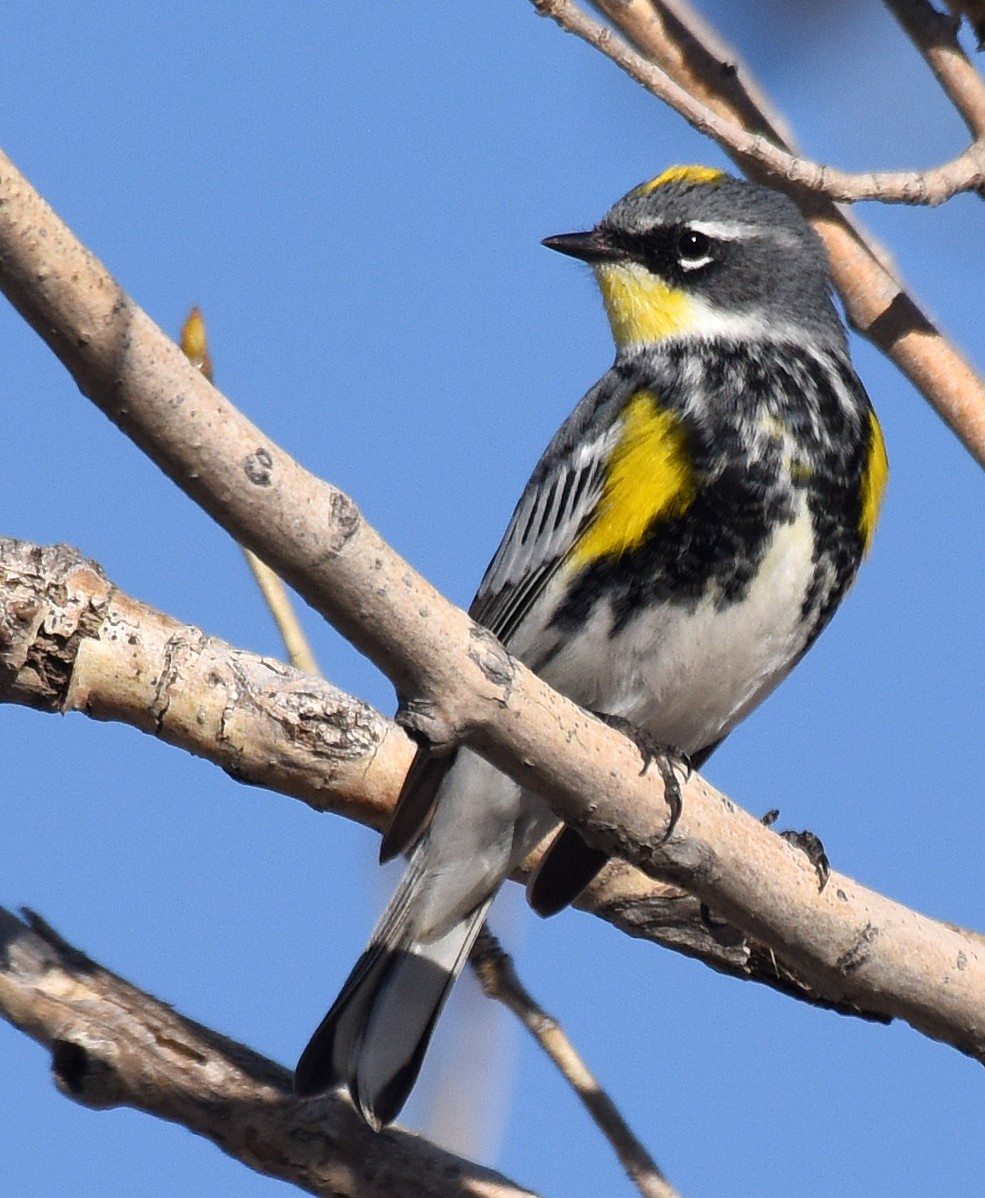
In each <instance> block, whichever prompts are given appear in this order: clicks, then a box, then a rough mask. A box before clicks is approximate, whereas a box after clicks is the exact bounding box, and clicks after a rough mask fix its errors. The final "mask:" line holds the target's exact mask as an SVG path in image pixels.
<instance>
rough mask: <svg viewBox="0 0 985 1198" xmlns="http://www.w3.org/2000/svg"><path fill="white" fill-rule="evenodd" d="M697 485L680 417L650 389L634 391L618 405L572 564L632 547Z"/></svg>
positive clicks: (681, 506) (678, 510) (681, 508)
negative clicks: (614, 435)
mask: <svg viewBox="0 0 985 1198" xmlns="http://www.w3.org/2000/svg"><path fill="white" fill-rule="evenodd" d="M696 491H697V483H696V480H695V478H694V473H693V471H692V469H691V463H690V461H689V459H688V455H687V443H686V438H685V433H684V429H683V427H682V425H681V422H680V420H679V419H678V418H677V416H675V415H674V414H673V413H672V412H668V411H666V410H663V409H661V408H660V407H659V406H658V405H657V400H656V397H655V396H654V395H652V394H651V393H650V392H649V391H638V392H637V393H636V394H635V395H634V396H633V398H632V399H631V400H630V401H629V403H628V404H627V405H626V408H625V410H624V411H623V415H622V432H621V434H620V437H619V441H618V443H617V444H616V446H615V448H614V449H613V451H612V456H611V458H610V461H609V469H608V472H607V474H606V478H605V484H604V486H603V489H602V497H601V499H600V500H599V502H598V506H597V507H596V509H595V515H594V517H593V519H592V522H591V524H590V525H589V526H588V528H587V529H586V531H585V533H584V535H583V536H582V537H581V538H580V539H579V540H578V541H577V543H576V544H575V545H574V547H573V549H572V552H571V557H570V559H569V560H570V562H571V565H572V566H573V567H576V568H577V567H580V566H585V565H588V564H589V562H593V561H595V560H597V559H598V558H601V557H618V556H619V555H620V554H622V553H627V552H629V551H630V550H632V549H635V548H637V546H639V545H640V544H641V543H642V542H643V539H644V537H645V536H646V534H647V531H648V530H649V528H650V526H651V525H652V524H653V522H654V521H655V520H657V519H659V518H661V517H664V518H666V517H670V516H680V515H682V514H683V513H684V512H685V511H687V509H688V508H689V507H690V506H691V503H692V502H693V501H694V496H695V494H696Z"/></svg>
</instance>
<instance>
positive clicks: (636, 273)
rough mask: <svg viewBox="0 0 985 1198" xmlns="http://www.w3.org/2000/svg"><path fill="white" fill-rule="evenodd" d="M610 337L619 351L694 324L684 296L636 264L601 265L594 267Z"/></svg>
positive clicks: (659, 338)
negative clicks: (610, 329) (607, 319)
mask: <svg viewBox="0 0 985 1198" xmlns="http://www.w3.org/2000/svg"><path fill="white" fill-rule="evenodd" d="M594 270H595V278H596V280H597V282H598V285H599V290H600V291H601V292H602V302H603V303H604V304H605V311H606V315H607V316H608V317H609V325H610V326H611V328H612V337H613V340H614V341H615V343H616V345H617V346H618V347H619V348H620V349H621V348H622V347H623V346H625V345H640V344H646V343H648V342H651V341H662V340H663V339H664V338H665V337H673V336H674V335H675V334H676V333H684V332H686V331H687V330H688V329H689V328H691V326H692V324H693V322H694V305H693V304H692V302H691V300H690V299H689V298H688V296H687V295H686V294H685V293H684V292H683V291H680V290H679V289H677V288H675V287H669V286H668V285H667V284H666V283H665V282H664V281H663V280H662V279H658V278H657V276H656V275H654V274H651V273H650V272H649V271H648V270H647V269H646V267H644V266H641V265H640V264H639V263H638V262H602V263H599V264H598V265H596V266H595V267H594Z"/></svg>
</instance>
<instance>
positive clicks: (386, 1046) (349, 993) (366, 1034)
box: [294, 863, 492, 1130]
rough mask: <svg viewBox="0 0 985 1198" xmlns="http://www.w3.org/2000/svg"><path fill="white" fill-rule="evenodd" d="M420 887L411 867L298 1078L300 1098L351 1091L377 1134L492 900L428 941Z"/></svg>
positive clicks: (412, 1077) (404, 1088)
mask: <svg viewBox="0 0 985 1198" xmlns="http://www.w3.org/2000/svg"><path fill="white" fill-rule="evenodd" d="M420 881H421V878H420V874H419V873H418V871H416V870H415V869H414V866H413V863H412V864H411V867H410V868H409V869H408V871H407V873H406V874H405V877H404V880H403V881H402V883H401V884H400V886H399V888H398V890H397V893H396V894H395V895H394V897H393V899H392V901H391V902H390V904H389V906H388V907H387V909H386V911H385V912H384V914H383V917H382V919H381V920H380V922H379V924H378V925H377V927H376V929H375V931H374V932H373V937H372V940H371V941H370V944H369V947H368V948H367V949H366V951H365V952H364V953H363V955H362V956H361V957H360V958H359V960H358V961H357V962H356V966H355V968H354V969H353V971H352V973H350V974H349V977H348V979H347V981H346V983H345V985H344V986H343V988H342V992H341V993H340V994H339V997H338V998H337V999H336V1000H335V1003H334V1005H333V1006H332V1009H331V1010H330V1011H329V1012H328V1014H327V1015H326V1016H325V1018H324V1019H323V1020H322V1021H321V1024H320V1025H319V1027H318V1030H317V1031H316V1032H315V1034H314V1035H313V1036H312V1038H311V1041H310V1042H309V1044H308V1046H307V1048H306V1049H305V1050H304V1052H303V1053H302V1054H301V1059H300V1060H299V1061H298V1064H297V1068H296V1070H295V1072H294V1089H295V1092H296V1093H297V1094H298V1095H299V1096H301V1097H306V1096H309V1095H314V1094H320V1093H322V1092H323V1091H325V1090H329V1089H331V1088H333V1087H334V1086H337V1085H342V1084H344V1085H346V1086H347V1087H348V1090H349V1094H350V1095H351V1097H352V1101H353V1102H354V1103H355V1104H356V1107H357V1108H358V1110H359V1111H360V1113H361V1114H362V1116H363V1118H364V1119H365V1120H366V1122H367V1123H368V1124H369V1125H370V1126H371V1127H373V1128H375V1129H377V1130H379V1128H380V1127H382V1126H383V1125H384V1124H386V1123H389V1122H391V1121H392V1120H393V1119H395V1118H396V1116H397V1114H398V1113H399V1111H400V1108H401V1107H402V1106H403V1104H404V1102H405V1101H406V1099H407V1095H408V1094H409V1093H410V1090H411V1087H412V1086H413V1085H414V1082H415V1081H416V1079H417V1074H418V1072H419V1070H420V1068H421V1062H422V1061H423V1059H424V1054H425V1052H426V1050H427V1046H428V1042H429V1041H430V1039H431V1033H432V1031H433V1030H434V1025H435V1023H436V1022H437V1019H438V1016H439V1014H440V1013H441V1008H442V1007H443V1006H444V1003H445V999H446V998H447V996H448V992H449V990H450V989H451V985H452V983H453V982H454V981H455V979H456V978H457V977H458V975H459V974H460V973H461V971H462V968H463V966H464V965H465V961H466V958H467V957H468V954H469V949H470V948H471V947H472V944H473V942H474V941H475V938H476V936H477V935H478V934H479V929H480V928H481V927H482V921H483V919H484V918H485V915H486V911H487V910H488V908H489V903H490V902H491V901H492V900H491V898H490V899H487V900H486V901H485V902H483V903H481V904H480V905H479V907H477V908H476V909H475V910H474V911H471V912H470V913H469V914H468V915H466V916H464V917H462V918H460V919H458V920H457V921H456V922H455V923H454V924H452V926H451V927H449V928H447V929H446V930H441V931H440V934H439V935H437V936H433V937H427V936H425V935H422V934H421V933H420V932H419V931H418V930H417V929H416V927H415V922H416V921H415V920H414V919H413V917H412V912H413V908H414V904H413V902H412V899H413V898H414V895H415V893H416V891H417V889H418V887H419V885H420Z"/></svg>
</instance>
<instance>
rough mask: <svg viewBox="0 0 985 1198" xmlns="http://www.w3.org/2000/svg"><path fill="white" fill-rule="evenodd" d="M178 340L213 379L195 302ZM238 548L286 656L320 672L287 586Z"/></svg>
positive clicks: (308, 670) (202, 323)
mask: <svg viewBox="0 0 985 1198" xmlns="http://www.w3.org/2000/svg"><path fill="white" fill-rule="evenodd" d="M178 344H179V345H180V346H181V352H182V353H183V354H184V355H185V357H186V358H187V359H188V361H189V362H191V364H192V365H193V366H194V367H195V368H196V370H199V371H201V373H202V376H203V377H204V378H206V379H208V381H209V382H210V383H212V382H214V381H215V379H214V376H213V369H212V354H211V353H210V352H209V337H208V332H207V330H206V328H205V318H204V317H203V315H202V310H201V308H199V307H198V306H197V305H196V306H195V307H194V308H192V310H191V312H189V314H188V319H187V320H186V321H185V323H184V324H183V325H182V327H181V335H180V337H179V340H178ZM240 548H241V549H242V550H243V556H244V557H245V558H246V564H247V565H248V566H249V567H250V572H251V574H252V575H253V579H254V581H255V582H256V584H257V587H258V588H259V591H260V594H261V595H262V596H263V600H264V602H265V603H266V605H267V607H268V608H269V609H270V614H271V615H272V616H273V617H274V623H275V624H276V625H277V628H278V629H279V631H280V635H281V639H282V640H283V642H284V648H285V649H286V650H287V660H288V661H289V662H290V663H291V665H292V666H294V668H295V669H296V670H301V672H302V673H304V674H315V675H317V674H320V673H321V670H319V668H318V663H317V661H315V655H314V653H312V651H311V646H310V645H309V643H308V638H307V637H306V636H305V635H304V629H303V628H302V627H301V621H300V620H299V619H298V617H297V612H295V610H294V605H293V604H292V603H291V599H290V596H289V595H288V593H287V587H285V586H284V584H283V582H282V581H281V580H280V578H278V576H277V575H276V574H275V573H274V571H273V570H271V568H270V567H269V566H268V565H267V563H266V562H263V561H261V560H260V558H258V557H257V555H256V554H255V553H254V552H253V551H252V550H250V549H246V548H244V547H243V546H242V545H241V546H240Z"/></svg>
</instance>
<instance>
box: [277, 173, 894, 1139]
mask: <svg viewBox="0 0 985 1198" xmlns="http://www.w3.org/2000/svg"><path fill="white" fill-rule="evenodd" d="M544 244H545V245H547V246H549V247H550V248H551V249H555V250H560V251H561V252H562V253H565V254H570V255H572V256H573V257H575V258H581V259H583V260H584V261H586V262H588V263H590V264H591V266H592V269H593V270H594V272H595V277H596V280H597V282H598V285H599V287H600V289H601V291H602V298H603V300H604V302H605V307H606V311H607V313H608V317H609V322H610V324H611V326H612V333H613V336H614V338H615V342H616V359H615V363H614V364H613V366H612V369H611V370H609V371H608V373H607V374H605V375H604V376H603V377H602V378H601V379H600V380H599V382H598V383H596V385H595V386H594V387H593V388H592V389H591V390H590V391H589V392H588V394H587V395H586V396H585V398H584V399H583V400H582V401H581V403H580V404H579V405H578V406H577V408H575V410H574V412H573V413H572V414H571V416H570V417H569V418H568V419H567V420H566V421H565V423H564V424H563V425H562V426H561V428H560V430H559V431H558V433H557V435H556V436H555V437H554V439H553V441H552V442H551V444H550V445H549V446H548V448H547V451H546V452H545V454H544V456H543V457H542V458H541V460H540V462H539V463H538V465H537V467H536V469H535V470H534V472H533V475H532V476H531V478H530V481H529V482H528V484H527V486H526V489H525V490H524V492H523V495H522V496H521V498H520V502H519V503H518V504H517V507H516V511H515V512H514V513H513V518H512V520H511V521H510V525H509V528H508V529H507V531H506V536H505V537H504V538H503V542H502V544H501V545H500V547H499V549H498V550H497V552H496V555H495V557H494V558H493V560H492V563H491V564H490V566H489V569H488V570H487V571H486V575H485V577H484V579H483V580H482V584H481V586H480V587H479V591H478V594H477V595H476V598H475V601H474V602H473V604H472V607H471V615H472V616H473V617H474V618H475V619H476V620H477V621H478V622H479V623H481V624H483V625H485V626H486V627H488V628H489V629H490V630H491V631H492V632H494V633H495V634H496V635H497V636H498V637H499V638H500V639H501V640H502V641H503V643H504V644H505V645H506V646H507V647H508V649H509V650H510V652H511V653H513V654H514V655H516V656H517V657H519V658H520V659H521V660H522V661H524V662H525V663H526V664H527V665H528V666H530V668H531V669H533V670H535V671H536V672H537V673H538V674H540V675H541V677H543V678H544V679H545V680H546V681H547V682H549V683H550V684H551V685H552V686H554V687H555V688H556V689H557V690H559V691H562V692H563V693H564V694H566V695H568V696H569V697H570V698H571V699H573V700H575V702H577V703H580V704H582V705H583V706H584V707H586V708H589V709H591V710H593V711H596V712H600V713H605V714H607V715H609V716H612V717H615V718H616V719H617V720H621V721H626V722H628V723H629V724H631V725H632V726H633V727H634V728H637V729H639V730H640V731H641V733H642V734H644V735H645V737H647V738H652V739H653V741H654V742H655V743H659V744H661V745H666V746H674V747H675V748H677V749H679V750H680V751H681V752H682V753H683V754H686V755H687V756H688V757H689V758H690V759H691V761H692V762H693V763H694V764H695V765H697V766H700V765H701V764H702V763H703V762H704V761H705V760H706V759H707V757H708V755H709V754H710V753H711V752H712V751H713V750H714V749H715V748H716V747H717V746H718V745H719V744H720V743H721V742H722V740H723V738H724V737H725V736H727V735H728V733H729V732H731V730H732V729H733V728H734V727H735V726H736V724H738V723H739V721H740V720H741V719H743V717H744V716H746V715H747V714H748V713H749V712H750V711H752V709H753V708H754V707H755V706H756V705H757V704H758V703H760V702H762V700H763V699H764V698H765V697H766V696H767V695H768V694H769V693H770V691H772V690H773V688H774V687H775V686H776V685H777V684H778V683H779V682H780V681H781V679H783V678H784V677H785V676H786V674H787V673H788V672H789V671H790V670H791V669H792V668H793V666H794V665H795V664H796V663H797V662H798V661H799V660H800V658H801V657H802V656H803V655H804V653H805V652H806V651H807V649H808V648H809V647H810V646H811V644H812V643H813V641H814V639H815V637H816V636H817V635H818V633H819V632H820V631H821V629H822V628H823V627H824V626H825V624H827V622H828V620H829V619H830V618H831V616H832V614H833V612H834V610H835V608H836V607H837V605H838V603H839V601H840V600H841V598H842V596H843V595H844V594H845V591H846V590H847V588H848V587H849V585H850V584H851V582H852V581H853V579H854V577H855V573H856V571H857V569H858V566H859V562H860V561H861V559H862V556H863V554H864V553H865V551H866V550H867V548H868V546H869V543H870V541H871V539H872V535H873V531H874V528H875V524H876V518H877V515H878V509H879V503H880V500H881V497H882V491H883V487H884V485H885V481H886V473H887V464H886V454H885V448H884V446H883V441H882V435H881V433H880V431H879V425H878V423H877V421H876V417H875V413H874V412H873V410H872V407H871V405H870V404H869V400H868V397H867V396H866V394H865V390H864V388H863V387H862V384H861V383H860V382H859V379H858V377H857V376H856V374H855V371H854V370H853V368H852V364H851V361H850V359H849V356H848V348H847V345H846V341H845V333H844V329H843V327H842V324H841V321H840V319H839V317H838V314H837V312H836V311H835V308H834V306H833V305H832V302H831V294H830V292H831V284H830V279H829V276H828V269H827V263H826V260H825V256H824V250H823V248H822V246H821V243H820V241H819V240H818V238H817V236H816V235H815V233H814V231H813V230H812V229H811V227H810V225H809V224H808V223H807V221H806V220H805V219H804V217H803V216H802V215H801V213H800V212H799V211H798V209H797V207H796V206H795V205H794V204H793V202H792V201H791V200H789V199H788V198H787V197H785V196H783V195H780V194H779V193H777V192H774V191H771V190H769V189H767V188H764V187H759V186H757V185H755V184H752V183H746V182H743V181H741V180H738V179H735V178H733V177H732V176H730V175H727V174H725V173H723V172H721V171H717V170H710V169H707V168H705V167H673V168H671V169H670V170H667V171H665V172H664V173H663V174H662V175H660V176H658V177H657V178H656V179H653V180H652V181H651V182H649V183H644V184H642V185H641V186H639V187H637V188H635V189H634V190H633V191H631V192H630V193H629V194H628V195H627V196H625V197H624V198H623V199H621V200H620V201H619V202H618V203H617V204H616V205H615V207H613V208H612V209H611V211H610V212H609V213H608V214H607V215H606V216H605V218H604V219H603V220H602V222H601V223H600V224H599V225H598V226H597V227H596V228H595V229H593V230H592V231H591V232H588V233H569V234H564V235H562V236H559V237H549V238H547V240H546V241H545V242H544ZM557 828H558V822H557V820H556V818H555V817H554V815H553V814H552V813H551V811H550V810H549V809H548V808H547V806H546V804H544V803H543V802H542V801H541V800H540V799H538V798H537V796H536V795H533V794H531V793H529V792H527V791H523V790H521V788H520V787H519V786H518V785H517V784H516V783H514V782H513V781H512V779H510V778H509V777H507V776H506V775H505V774H502V773H500V772H499V771H498V770H496V769H495V768H494V767H493V766H491V765H490V764H488V762H486V761H484V760H483V759H482V758H481V757H479V756H477V755H476V754H475V753H473V752H472V751H471V750H469V749H464V748H463V749H459V750H458V751H457V752H456V753H455V754H453V755H452V756H451V757H442V758H435V757H429V756H428V754H427V753H426V752H425V751H423V750H422V751H420V752H418V754H417V757H416V759H415V762H414V764H413V766H412V767H411V771H410V773H409V775H408V778H407V781H406V782H405V784H404V788H403V791H402V793H401V797H400V801H399V803H398V806H397V810H396V813H395V815H394V819H393V822H392V824H391V826H390V829H389V830H388V832H387V835H386V837H385V838H384V842H383V852H382V856H383V858H384V859H387V858H389V857H391V856H394V855H395V854H397V853H398V852H402V851H404V850H406V849H408V848H410V847H411V846H414V847H413V852H412V854H411V857H410V863H409V865H408V867H407V870H406V873H405V874H404V877H403V880H402V881H401V883H400V885H399V887H398V889H397V892H396V894H395V895H394V897H393V899H392V900H391V902H390V904H389V906H388V907H387V909H386V911H385V912H384V914H383V917H382V918H381V920H380V922H379V924H378V925H377V927H376V930H375V931H374V933H373V938H372V941H371V943H370V946H369V948H368V949H367V950H366V952H365V953H364V954H363V955H362V957H361V958H360V960H359V962H358V963H357V965H356V967H355V968H354V969H353V971H352V973H351V974H350V976H349V979H348V981H347V982H346V984H345V986H344V988H343V990H342V992H341V994H340V996H339V998H338V999H337V1000H336V1002H335V1005H334V1006H333V1007H332V1009H331V1010H330V1011H329V1013H328V1015H326V1017H325V1019H324V1020H323V1022H322V1024H321V1026H320V1027H319V1028H318V1030H317V1032H316V1033H315V1035H314V1036H313V1038H312V1040H311V1042H310V1044H309V1045H308V1047H307V1048H306V1049H305V1051H304V1054H303V1055H302V1057H301V1060H300V1061H299V1063H298V1067H297V1072H296V1074H295V1086H296V1089H297V1092H298V1093H299V1094H302V1095H307V1094H316V1093H319V1092H321V1091H323V1090H326V1089H328V1088H329V1087H331V1086H334V1085H336V1084H340V1083H344V1084H345V1085H346V1086H347V1087H348V1089H349V1092H350V1094H351V1095H352V1099H353V1101H354V1103H355V1104H356V1107H357V1108H358V1110H359V1111H360V1112H361V1113H362V1116H363V1118H364V1119H365V1120H366V1121H367V1122H368V1123H369V1124H370V1125H371V1126H373V1127H376V1128H378V1127H380V1126H381V1125H382V1124H384V1123H387V1122H389V1121H390V1120H391V1119H393V1118H394V1117H395V1116H396V1114H397V1112H398V1111H399V1110H400V1108H401V1106H402V1104H403V1102H404V1100H405V1099H406V1097H407V1095H408V1093H409V1092H410V1089H411V1086H412V1085H413V1084H414V1081H415V1079H416V1077H417V1073H418V1070H419V1068H420V1065H421V1061H422V1059H423V1056H424V1053H425V1051H426V1049H427V1045H428V1041H429V1039H430V1036H431V1032H432V1030H433V1028H434V1024H435V1021H436V1019H437V1017H438V1015H439V1013H440V1010H441V1006H442V1004H443V1002H444V1000H445V997H446V995H447V993H448V989H449V987H450V986H451V983H452V982H453V981H454V980H455V978H456V977H457V976H458V974H459V972H460V970H461V969H462V966H463V965H464V963H465V960H466V957H467V956H468V952H469V949H470V947H471V946H472V943H473V941H474V939H475V936H476V934H477V933H478V931H479V928H480V927H481V925H482V921H483V919H484V917H485V915H486V911H487V909H488V907H489V904H490V902H491V901H492V898H493V896H494V895H495V893H496V891H497V889H498V888H499V886H500V885H501V883H502V882H503V880H504V879H505V878H506V877H507V876H508V875H509V873H510V872H511V871H512V870H513V869H514V868H515V867H516V866H517V865H518V864H519V863H520V862H521V861H522V860H523V859H524V858H525V857H526V855H527V854H528V853H529V852H530V850H531V849H532V848H533V847H534V845H535V844H536V843H537V842H538V841H539V840H541V838H542V837H544V836H545V835H546V834H547V833H549V832H551V831H553V830H556V829H557ZM604 861H605V858H604V856H603V855H602V854H601V853H600V852H599V851H598V850H596V849H593V848H590V847H589V846H588V845H586V844H585V843H584V842H583V841H582V840H581V839H580V837H578V836H577V834H576V833H574V832H573V831H572V830H571V829H565V828H561V829H560V830H559V831H558V832H557V835H556V838H555V840H554V842H553V843H552V845H551V846H550V848H549V849H548V851H547V853H546V856H545V858H544V860H543V863H542V865H541V867H540V870H539V872H538V874H537V876H536V877H535V878H534V880H533V882H532V883H531V902H532V905H533V906H534V907H535V908H536V909H537V910H539V911H541V912H542V913H547V912H550V911H553V910H556V909H558V908H559V907H561V906H563V905H564V904H565V903H566V902H568V901H570V900H571V899H572V898H574V897H575V895H576V894H577V893H578V891H579V890H581V889H582V888H583V887H584V886H585V885H586V884H587V883H588V881H590V880H591V878H592V877H593V876H594V874H595V873H596V872H597V871H598V870H599V869H600V868H601V866H602V865H603V864H604Z"/></svg>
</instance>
